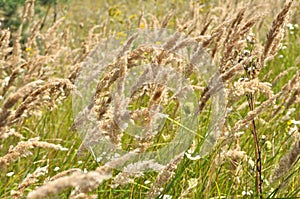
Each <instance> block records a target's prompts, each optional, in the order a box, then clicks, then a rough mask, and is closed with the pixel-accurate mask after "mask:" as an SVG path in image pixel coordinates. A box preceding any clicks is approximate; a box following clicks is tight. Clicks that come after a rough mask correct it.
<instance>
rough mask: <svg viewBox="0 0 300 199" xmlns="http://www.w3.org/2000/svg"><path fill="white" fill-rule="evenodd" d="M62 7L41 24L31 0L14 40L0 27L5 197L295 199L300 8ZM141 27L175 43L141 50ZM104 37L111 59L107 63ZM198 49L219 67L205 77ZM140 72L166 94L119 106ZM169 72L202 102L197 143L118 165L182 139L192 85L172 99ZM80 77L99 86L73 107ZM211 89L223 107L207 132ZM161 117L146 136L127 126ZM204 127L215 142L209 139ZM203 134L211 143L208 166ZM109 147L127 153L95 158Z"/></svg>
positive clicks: (229, 4)
mask: <svg viewBox="0 0 300 199" xmlns="http://www.w3.org/2000/svg"><path fill="white" fill-rule="evenodd" d="M55 2H56V1H55ZM61 3H62V2H60V1H57V2H56V3H55V6H56V7H55V9H51V7H49V9H48V10H47V16H48V17H40V16H39V15H37V14H35V6H36V5H35V1H34V0H26V1H25V3H24V5H23V8H22V9H20V10H17V11H16V12H17V13H18V14H19V16H20V21H19V24H18V26H17V28H16V30H11V29H9V28H7V27H6V26H0V27H1V30H0V169H1V174H0V198H26V197H27V198H31V199H33V198H47V197H49V198H52V197H54V198H182V199H183V198H248V197H257V198H276V197H281V198H296V197H300V188H299V187H300V182H299V176H300V175H299V171H300V164H299V161H298V160H299V154H300V114H299V112H300V111H299V110H300V83H299V82H300V70H299V69H300V62H299V60H300V55H299V52H300V47H299V46H300V32H299V27H298V24H299V22H300V21H299V17H300V14H299V7H300V2H299V1H295V0H294V1H293V0H287V1H286V2H284V3H283V2H282V1H280V0H278V1H264V2H260V1H251V2H250V3H249V2H248V1H234V0H232V1H222V0H220V1H213V0H212V1H194V0H191V1H181V0H179V1H175V0H174V1H173V0H170V1H160V0H155V1H150V0H149V1H138V0H135V1H125V0H122V1H108V2H106V1H82V2H77V1H68V2H67V3H65V1H64V3H63V6H61V8H63V9H57V8H60V4H61ZM66 5H67V6H66ZM54 16H55V17H54ZM147 30H149V31H153V30H161V31H162V32H160V33H159V34H163V33H164V31H166V30H168V34H169V36H168V37H166V39H162V40H153V41H154V42H152V43H151V42H148V43H146V44H145V43H143V42H142V41H140V40H139V37H138V35H137V34H135V33H137V32H139V31H140V32H143V31H147ZM163 30H164V31H163ZM158 32H159V31H158ZM129 33H132V34H131V35H130V34H129ZM107 38H108V39H107ZM111 39H113V41H117V42H118V43H117V46H118V51H116V52H114V53H113V52H111V53H110V52H109V50H107V51H108V52H105V53H106V54H105V57H101V56H102V55H101V53H104V52H102V51H100V52H99V49H100V50H101V45H103V43H105V42H107V41H111ZM114 46H116V43H114ZM199 46H201V48H199ZM102 49H103V48H102ZM184 49H194V51H193V54H192V55H191V56H190V59H188V60H185V59H182V57H180V56H179V55H178V54H177V52H178V51H180V50H184ZM195 49H196V50H195ZM200 49H201V50H200ZM97 50H98V51H97ZM202 50H204V51H205V52H206V54H205V55H207V56H208V57H209V58H210V59H211V61H212V62H209V63H210V64H212V63H213V65H214V66H216V70H211V71H209V73H205V74H202V75H203V76H201V75H200V76H199V73H197V70H196V69H195V68H196V67H195V66H196V65H197V64H199V62H200V61H203V59H200V58H199V57H201V56H202V55H203V51H202ZM96 53H99V57H100V58H99V57H96V58H95V54H96ZM205 58H207V57H205ZM91 59H95V60H92V61H93V62H89V61H87V60H91ZM104 59H105V60H106V62H103V60H104ZM99 60H100V62H101V61H102V62H101V63H100V65H101V64H102V65H103V67H102V68H101V70H99V71H97V70H98V69H99V68H98V69H97V68H93V67H96V66H98V65H97V64H98V62H97V61H99ZM107 60H108V61H107ZM91 63H93V64H94V65H93V64H92V65H91ZM207 63H208V62H205V63H203V64H207ZM141 65H149V66H151V69H152V70H153V71H152V72H153V73H155V74H156V75H157V77H158V78H157V79H158V81H159V82H161V84H154V83H149V84H141V85H138V87H137V88H136V89H135V90H134V92H132V93H131V95H130V96H129V97H128V96H127V97H128V98H126V97H125V96H124V95H123V94H122V93H123V91H124V85H125V80H126V77H127V76H128V73H129V71H130V70H134V69H135V68H137V67H140V66H141ZM164 68H169V69H170V70H171V71H175V72H178V73H180V74H183V77H184V78H186V79H187V80H188V81H189V83H190V84H191V87H189V89H192V91H193V92H194V93H195V96H197V120H199V121H200V122H199V124H198V125H197V126H196V127H195V130H190V132H191V133H194V134H195V135H196V136H194V139H193V140H192V143H191V146H190V147H189V149H188V150H186V151H185V152H183V153H176V155H174V157H173V158H172V159H171V160H169V161H168V162H164V163H161V162H155V161H154V160H147V161H138V162H136V163H135V164H127V165H126V164H124V162H126V161H128V160H129V159H130V158H132V157H135V156H134V155H136V154H139V153H142V152H145V151H147V152H148V151H155V150H158V149H160V147H161V146H164V145H165V144H166V143H168V142H170V140H172V138H174V137H176V132H178V129H180V128H183V127H182V124H181V123H182V122H183V118H181V115H180V113H181V112H180V111H179V109H180V107H181V104H180V99H181V98H180V94H182V93H184V92H185V91H186V90H185V89H186V88H183V89H182V88H178V89H177V88H174V89H173V90H172V89H168V88H167V87H166V85H165V84H164V83H163V81H164V80H165V79H168V78H169V77H170V76H172V74H169V73H170V72H169V73H168V72H167V71H166V70H164ZM94 69H95V70H94ZM83 71H85V72H87V73H88V74H89V76H93V80H95V79H96V81H94V82H92V81H91V82H92V84H94V86H95V90H93V92H94V93H93V95H92V96H84V97H87V98H88V99H87V101H88V104H84V106H82V107H79V105H78V106H77V104H75V101H76V100H75V101H74V97H79V96H80V93H78V90H80V89H84V88H85V86H86V84H84V85H80V84H79V83H78V79H79V80H80V75H81V74H82V72H83ZM198 72H199V71H198ZM147 75H149V74H147V73H145V78H148V77H149V76H147ZM216 82H217V83H216ZM80 86H83V87H82V88H80ZM87 90H88V89H87ZM219 92H224V93H222V96H223V97H224V99H225V98H226V100H223V101H222V102H223V104H222V107H224V109H220V110H219V111H220V113H221V114H222V116H223V117H222V118H221V119H220V120H216V121H215V120H213V119H214V117H215V115H214V114H213V104H214V97H216V95H217V94H218V93H219ZM75 99H77V98H75ZM182 99H184V97H183V98H182ZM72 103H73V104H72ZM74 104H75V107H74ZM79 104H80V103H79ZM126 106H128V107H130V108H129V111H128V110H126ZM162 106H163V107H166V109H164V111H165V112H164V114H163V116H162V115H159V114H157V112H159V111H161V109H159V107H162ZM178 107H179V108H178ZM77 109H78V110H77ZM74 112H75V114H74ZM126 114H127V115H126ZM91 115H92V116H93V117H94V118H93V119H94V120H93V122H94V123H93V124H94V126H93V128H86V127H90V126H88V125H84V122H85V121H87V120H88V119H89V118H90V116H91ZM166 115H167V120H166V122H165V126H164V127H163V128H162V129H161V131H159V132H156V131H147V132H146V134H145V135H144V136H132V135H130V134H129V133H128V132H127V133H126V125H127V124H126V125H125V124H123V123H122V118H124V117H125V116H126V117H129V119H130V120H128V121H134V122H135V123H138V124H145V123H147V124H149V126H150V127H153V128H156V126H155V122H154V123H152V121H159V120H161V119H162V118H163V117H166ZM210 120H213V121H215V123H214V125H213V126H212V127H211V128H213V129H214V130H215V131H214V134H210V135H205V133H206V132H207V130H208V126H209V125H208V124H209V121H210ZM151 125H153V126H151ZM150 129H151V128H150ZM83 130H84V133H82V131H83ZM127 131H129V130H128V129H127ZM205 136H208V137H207V140H210V141H211V142H212V144H213V146H211V148H210V150H208V151H207V152H208V153H205V155H204V153H203V150H205V149H207V148H205V147H207V145H206V144H207V143H206V142H204V139H203V137H205ZM103 137H105V138H107V140H108V142H109V144H110V145H109V146H111V147H112V148H114V149H120V150H121V149H122V150H123V151H127V152H128V153H127V154H119V155H120V156H118V157H114V158H111V159H109V158H107V159H106V161H101V160H100V159H98V158H97V157H95V156H97V155H98V154H96V155H95V151H96V149H97V147H101V145H102V146H103V143H102V142H101V141H103V140H102V139H103ZM183 137H184V136H183ZM105 146H106V145H105ZM91 149H92V150H91ZM98 149H99V148H98ZM174 154H175V152H174ZM103 158H105V157H102V159H103ZM116 168H118V169H116ZM149 168H151V169H149Z"/></svg>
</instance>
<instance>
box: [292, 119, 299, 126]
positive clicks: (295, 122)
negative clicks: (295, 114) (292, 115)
mask: <svg viewBox="0 0 300 199" xmlns="http://www.w3.org/2000/svg"><path fill="white" fill-rule="evenodd" d="M291 122H292V124H295V125H299V124H300V120H299V121H296V120H292V121H291Z"/></svg>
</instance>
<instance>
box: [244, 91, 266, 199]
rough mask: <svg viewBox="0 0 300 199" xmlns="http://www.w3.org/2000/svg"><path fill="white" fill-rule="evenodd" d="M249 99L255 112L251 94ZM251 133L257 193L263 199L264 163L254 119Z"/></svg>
mask: <svg viewBox="0 0 300 199" xmlns="http://www.w3.org/2000/svg"><path fill="white" fill-rule="evenodd" d="M247 98H248V104H249V108H250V111H253V110H254V103H253V101H254V100H253V95H252V94H249V95H247ZM251 131H252V135H253V139H254V147H255V166H256V171H255V174H256V193H257V195H258V196H259V198H262V182H263V181H262V175H261V171H262V163H261V151H260V147H259V141H258V136H257V131H256V125H255V120H254V119H253V120H252V122H251Z"/></svg>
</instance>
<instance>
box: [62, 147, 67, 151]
mask: <svg viewBox="0 0 300 199" xmlns="http://www.w3.org/2000/svg"><path fill="white" fill-rule="evenodd" d="M60 150H61V151H69V149H68V148H66V147H62V148H61V149H60Z"/></svg>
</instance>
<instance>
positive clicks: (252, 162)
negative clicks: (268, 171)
mask: <svg viewBox="0 0 300 199" xmlns="http://www.w3.org/2000/svg"><path fill="white" fill-rule="evenodd" d="M248 164H249V165H250V166H251V168H254V161H253V160H252V159H251V158H250V159H249V160H248Z"/></svg>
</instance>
